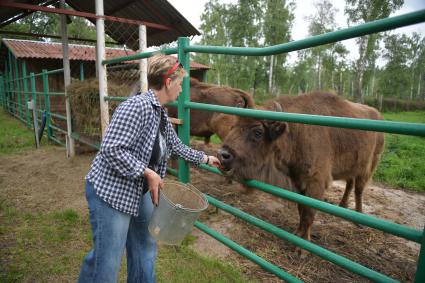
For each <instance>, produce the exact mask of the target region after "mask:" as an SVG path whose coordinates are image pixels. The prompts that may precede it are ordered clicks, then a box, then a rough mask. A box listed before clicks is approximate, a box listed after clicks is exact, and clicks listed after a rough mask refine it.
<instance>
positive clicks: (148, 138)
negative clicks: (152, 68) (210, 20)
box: [86, 90, 204, 216]
mask: <svg viewBox="0 0 425 283" xmlns="http://www.w3.org/2000/svg"><path fill="white" fill-rule="evenodd" d="M160 117H162V118H160ZM160 119H165V121H164V122H165V123H166V125H167V126H166V129H165V141H166V144H167V158H168V157H169V156H170V155H171V154H174V155H177V156H179V157H181V158H183V159H185V160H187V161H191V162H193V163H195V164H196V165H199V164H200V163H201V162H202V159H203V156H204V153H203V152H202V151H197V150H194V149H191V148H190V147H188V146H186V145H184V144H183V143H182V142H181V141H180V139H179V138H178V137H177V135H176V132H175V131H174V128H173V126H172V125H171V123H170V121H169V120H168V115H167V113H166V111H165V110H164V108H162V107H161V105H160V103H159V101H158V99H157V97H156V95H155V94H154V93H153V91H152V90H149V91H148V92H147V93H145V94H140V95H136V96H133V97H131V98H129V99H128V100H126V101H125V102H123V103H121V104H120V105H119V106H118V107H117V109H116V110H115V112H114V114H113V116H112V120H111V123H110V124H109V127H108V129H107V131H106V135H105V137H104V138H103V140H102V144H101V146H100V150H99V152H98V153H97V155H96V157H95V159H94V160H93V163H92V165H91V169H90V171H89V173H88V174H87V176H86V179H87V180H88V181H90V182H91V183H93V184H94V188H95V191H96V193H97V195H98V196H99V197H100V198H102V199H103V200H104V201H105V202H107V203H109V204H110V205H111V206H112V207H113V208H115V209H117V210H119V211H122V212H124V213H128V214H131V215H134V216H137V215H138V208H139V202H140V199H141V196H142V191H143V179H144V175H143V172H144V170H145V168H146V167H147V166H148V164H149V160H150V158H151V154H152V148H153V145H154V142H155V138H156V135H157V132H158V127H159V125H160ZM166 168H167V160H166V159H165V160H164V161H163V162H161V163H160V164H159V167H158V173H159V175H160V176H161V178H164V177H165V172H166Z"/></svg>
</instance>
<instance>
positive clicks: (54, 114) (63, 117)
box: [50, 112, 66, 121]
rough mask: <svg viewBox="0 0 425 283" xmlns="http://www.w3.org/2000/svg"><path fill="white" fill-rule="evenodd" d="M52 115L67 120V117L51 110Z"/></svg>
mask: <svg viewBox="0 0 425 283" xmlns="http://www.w3.org/2000/svg"><path fill="white" fill-rule="evenodd" d="M50 116H52V117H55V118H58V119H61V120H64V121H66V117H65V116H63V115H60V114H56V113H53V112H50Z"/></svg>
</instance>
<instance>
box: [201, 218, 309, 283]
mask: <svg viewBox="0 0 425 283" xmlns="http://www.w3.org/2000/svg"><path fill="white" fill-rule="evenodd" d="M195 227H196V228H198V229H199V230H201V231H202V232H204V233H206V234H208V235H210V236H211V237H213V238H214V239H216V240H218V241H220V242H222V243H223V244H225V245H226V246H228V247H229V248H231V249H232V250H234V251H236V252H237V253H239V254H240V255H242V256H244V257H246V258H247V259H249V260H250V261H252V262H255V263H256V264H258V265H259V266H261V267H262V268H263V269H265V270H267V271H269V272H271V273H273V274H274V275H276V276H277V277H279V278H280V279H283V280H285V281H286V282H296V283H299V282H303V281H301V280H300V279H298V278H296V277H294V276H292V275H291V274H289V273H287V272H285V271H284V270H282V269H280V268H279V267H277V266H276V265H273V264H271V263H270V262H268V261H266V260H265V259H263V258H261V257H259V256H258V255H256V254H254V253H253V252H251V251H250V250H247V249H245V248H244V247H242V246H240V245H238V244H237V243H235V242H234V241H232V240H230V239H229V238H226V237H225V236H223V235H222V234H220V233H218V232H217V231H215V230H213V229H211V228H209V227H208V226H206V225H205V224H203V223H201V222H199V221H196V222H195Z"/></svg>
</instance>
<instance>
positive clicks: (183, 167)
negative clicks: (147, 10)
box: [177, 37, 190, 183]
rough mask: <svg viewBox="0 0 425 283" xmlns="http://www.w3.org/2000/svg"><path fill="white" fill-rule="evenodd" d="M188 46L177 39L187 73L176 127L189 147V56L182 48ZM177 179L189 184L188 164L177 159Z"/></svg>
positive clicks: (185, 41)
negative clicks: (181, 122)
mask: <svg viewBox="0 0 425 283" xmlns="http://www.w3.org/2000/svg"><path fill="white" fill-rule="evenodd" d="M186 46H189V39H188V38H187V37H179V39H178V56H179V61H180V63H181V64H182V65H183V67H184V69H185V70H186V72H187V74H188V75H187V76H186V77H185V78H184V79H183V84H182V89H183V90H182V93H181V94H180V96H179V99H178V107H177V109H178V118H179V119H182V120H183V125H178V132H179V138H180V140H181V141H182V142H183V143H184V144H186V145H189V143H190V136H189V135H190V112H189V111H190V110H189V109H188V108H185V107H184V104H185V103H186V102H187V101H189V88H190V80H189V72H190V65H189V54H188V53H186V52H184V48H185V47H186ZM178 177H179V180H180V182H182V183H189V182H190V175H189V164H188V163H187V162H186V161H184V160H183V159H181V158H179V171H178Z"/></svg>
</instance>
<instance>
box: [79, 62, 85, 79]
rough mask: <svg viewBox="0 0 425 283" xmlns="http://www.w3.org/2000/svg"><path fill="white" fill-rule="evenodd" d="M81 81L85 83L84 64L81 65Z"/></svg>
mask: <svg viewBox="0 0 425 283" xmlns="http://www.w3.org/2000/svg"><path fill="white" fill-rule="evenodd" d="M80 81H84V63H83V62H81V63H80Z"/></svg>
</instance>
